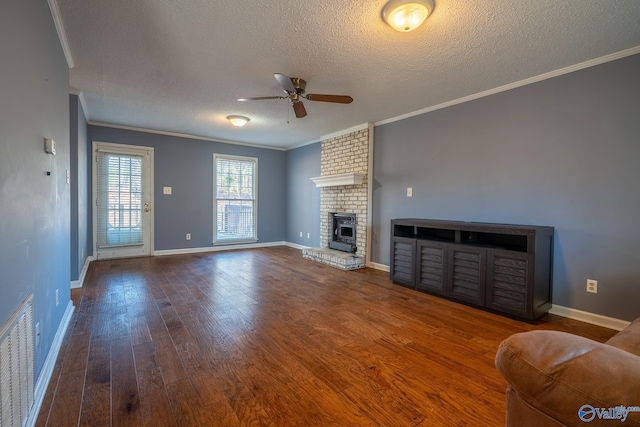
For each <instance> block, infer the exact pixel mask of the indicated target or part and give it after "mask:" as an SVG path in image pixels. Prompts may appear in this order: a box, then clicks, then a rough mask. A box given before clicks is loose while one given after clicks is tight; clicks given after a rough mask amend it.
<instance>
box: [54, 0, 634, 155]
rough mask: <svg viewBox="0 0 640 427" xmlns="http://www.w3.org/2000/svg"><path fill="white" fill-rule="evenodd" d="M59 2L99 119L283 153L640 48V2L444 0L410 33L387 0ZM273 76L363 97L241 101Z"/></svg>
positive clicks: (274, 91)
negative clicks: (238, 122) (301, 107)
mask: <svg viewBox="0 0 640 427" xmlns="http://www.w3.org/2000/svg"><path fill="white" fill-rule="evenodd" d="M56 2H57V5H58V9H59V13H60V16H61V21H62V24H63V27H64V31H65V33H66V37H67V41H68V46H69V49H70V53H71V57H72V59H73V62H74V67H73V68H72V69H71V70H70V86H71V87H72V88H74V89H77V90H79V91H81V92H82V94H83V97H84V100H85V103H86V108H87V110H88V111H87V112H86V113H87V115H88V118H89V119H90V120H91V121H93V122H105V123H110V124H116V125H123V126H134V127H140V128H147V129H154V130H159V131H166V132H175V133H185V134H190V135H197V136H203V137H207V138H213V139H220V140H229V141H236V142H244V143H251V144H258V145H265V146H271V147H278V148H288V147H294V146H299V145H302V144H304V143H308V142H313V141H318V140H319V138H320V137H321V136H323V135H328V134H333V133H335V132H338V131H341V130H343V129H348V128H352V127H354V126H358V125H361V124H363V123H368V122H379V121H384V120H386V119H390V118H393V117H397V116H401V115H405V114H410V113H411V112H415V111H417V110H422V109H425V108H428V107H431V106H435V105H439V104H442V103H445V102H448V101H452V100H456V99H459V98H463V97H467V96H470V95H473V94H477V93H479V92H483V91H487V90H490V89H493V88H497V87H500V86H503V85H507V84H510V83H513V82H518V81H521V80H524V79H527V78H530V77H533V76H538V75H540V74H544V73H547V72H550V71H554V70H558V69H561V68H564V67H568V66H571V65H574V64H578V63H581V62H584V61H588V60H591V59H594V58H599V57H602V56H605V55H609V54H612V53H616V52H620V51H622V50H626V49H630V48H634V47H637V46H640V1H639V0H436V6H435V10H434V12H433V14H432V15H431V16H430V17H429V19H428V20H427V21H426V23H425V24H424V25H423V26H422V27H420V28H419V29H418V30H416V31H414V32H411V33H399V32H396V31H394V30H393V29H391V27H389V26H387V25H386V24H385V23H384V22H383V21H382V19H381V17H380V16H381V11H382V8H383V6H384V5H385V3H386V2H385V0H230V1H220V0H181V1H179V0H134V1H132V0H56ZM276 72H278V73H283V74H286V75H288V76H291V77H300V78H303V79H305V80H306V81H307V93H328V94H340V95H351V96H352V97H353V98H354V101H353V103H352V104H349V105H342V104H331V103H324V102H312V101H305V107H306V109H307V112H308V116H307V117H305V118H302V119H296V118H295V116H294V115H293V110H292V109H291V104H290V103H289V101H288V100H268V101H253V102H237V101H236V98H241V97H252V96H272V95H274V96H275V95H282V94H283V92H282V91H281V88H280V86H279V85H278V83H277V82H276V80H275V79H274V77H273V73H276ZM230 114H240V115H245V116H248V117H250V118H251V122H250V123H249V124H248V125H247V126H245V127H244V128H234V127H232V126H231V125H230V124H229V123H228V121H227V120H226V119H225V117H226V116H228V115H230Z"/></svg>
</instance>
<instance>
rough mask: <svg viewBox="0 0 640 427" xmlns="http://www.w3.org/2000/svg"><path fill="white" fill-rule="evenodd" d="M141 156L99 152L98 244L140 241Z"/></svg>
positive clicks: (121, 244) (141, 218) (114, 245)
mask: <svg viewBox="0 0 640 427" xmlns="http://www.w3.org/2000/svg"><path fill="white" fill-rule="evenodd" d="M142 160H143V159H142V157H140V156H135V155H126V154H114V153H105V152H98V153H97V154H96V163H97V171H96V172H97V177H98V181H97V193H98V197H97V206H98V230H97V239H98V242H97V247H98V248H107V247H116V246H130V245H142V244H143V241H142V220H143V217H142Z"/></svg>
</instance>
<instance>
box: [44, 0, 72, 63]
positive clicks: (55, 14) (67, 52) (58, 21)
mask: <svg viewBox="0 0 640 427" xmlns="http://www.w3.org/2000/svg"><path fill="white" fill-rule="evenodd" d="M47 3H49V9H50V10H51V17H52V18H53V23H54V24H55V26H56V32H57V33H58V38H59V39H60V44H61V45H62V51H63V52H64V57H65V59H66V60H67V66H68V67H69V68H73V67H74V65H75V64H74V62H73V56H71V49H70V48H69V41H68V40H67V33H65V31H64V25H63V24H62V18H61V17H60V9H58V3H57V2H56V0H47Z"/></svg>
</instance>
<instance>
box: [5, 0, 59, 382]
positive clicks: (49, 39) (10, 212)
mask: <svg viewBox="0 0 640 427" xmlns="http://www.w3.org/2000/svg"><path fill="white" fill-rule="evenodd" d="M0 58H1V61H2V65H1V66H0V69H1V70H2V71H1V74H0V218H1V220H0V242H1V244H0V325H2V324H4V322H5V321H7V320H8V319H9V317H11V315H12V313H13V312H14V310H15V309H16V308H17V307H18V306H19V305H20V304H21V303H22V302H23V301H24V300H25V298H26V297H27V296H28V295H29V294H32V293H33V294H34V322H39V323H40V325H41V337H40V344H39V346H38V347H37V348H36V349H35V371H36V375H39V374H40V371H41V369H42V365H43V363H44V361H45V358H46V356H47V354H48V352H49V349H50V348H51V344H52V342H53V338H54V336H55V333H56V331H57V329H58V327H59V325H60V321H61V320H62V317H63V315H64V312H65V309H66V308H67V305H68V302H69V300H70V295H69V281H70V276H69V266H70V257H69V254H70V244H69V240H70V239H69V235H70V228H69V215H70V212H69V185H67V184H66V171H67V169H69V92H68V91H69V70H68V67H67V63H66V62H65V58H64V55H63V53H62V48H61V47H60V42H59V40H58V36H57V34H56V30H55V27H54V24H53V20H52V18H51V13H50V11H49V7H48V5H47V2H46V1H42V0H4V1H1V2H0ZM44 138H52V139H54V140H55V141H56V143H57V146H56V150H57V155H55V156H52V155H49V154H46V153H45V152H44V142H43V141H44ZM47 171H50V172H51V175H50V176H47V174H46V172H47ZM56 289H59V292H60V293H59V300H60V304H59V305H58V306H57V307H56V303H55V291H56Z"/></svg>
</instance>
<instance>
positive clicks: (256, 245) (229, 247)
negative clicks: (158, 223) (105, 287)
mask: <svg viewBox="0 0 640 427" xmlns="http://www.w3.org/2000/svg"><path fill="white" fill-rule="evenodd" d="M284 245H285V242H284V241H279V242H266V243H246V244H238V245H220V246H211V247H206V248H184V249H165V250H161V251H154V252H153V255H154V256H165V255H184V254H198V253H202V252H219V251H229V250H236V249H254V248H269V247H272V246H284Z"/></svg>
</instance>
